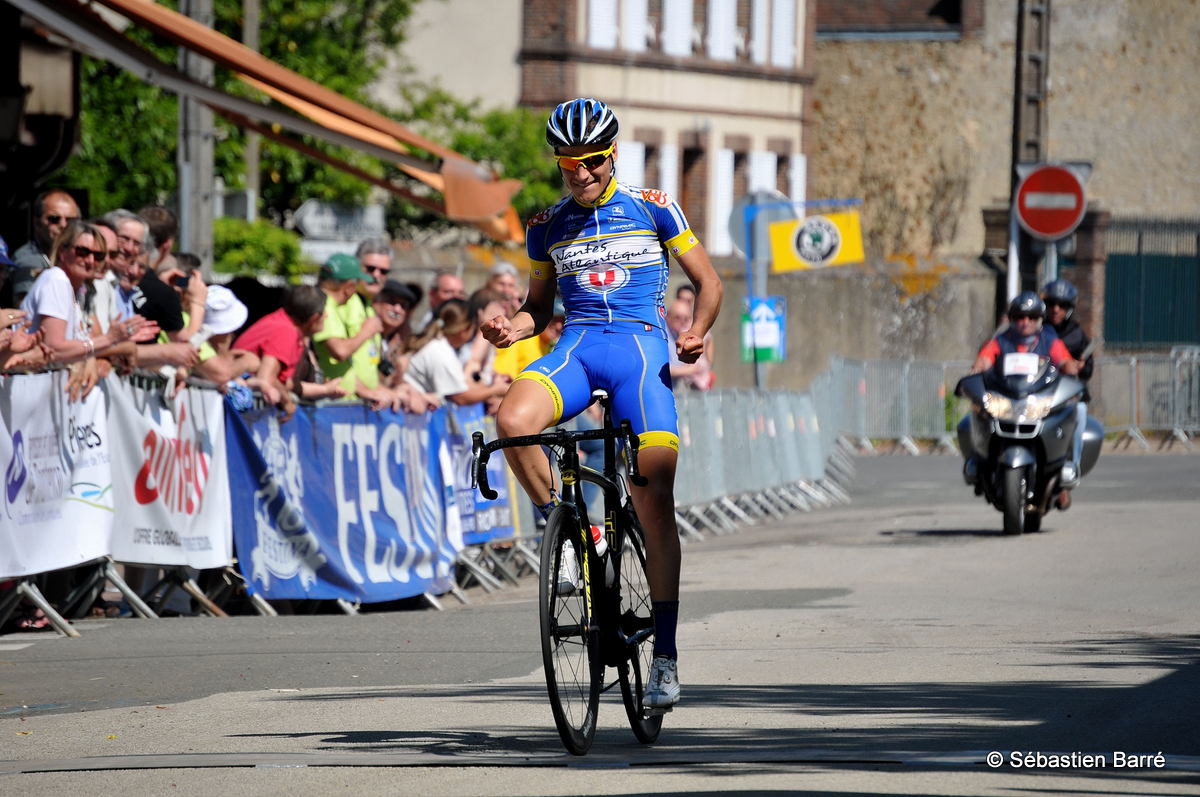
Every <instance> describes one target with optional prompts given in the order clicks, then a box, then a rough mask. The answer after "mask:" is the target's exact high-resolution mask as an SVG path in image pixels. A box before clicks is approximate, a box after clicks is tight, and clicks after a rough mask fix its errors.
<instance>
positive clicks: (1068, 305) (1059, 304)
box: [1046, 299, 1072, 310]
mask: <svg viewBox="0 0 1200 797" xmlns="http://www.w3.org/2000/svg"><path fill="white" fill-rule="evenodd" d="M1046 306H1047V307H1061V308H1062V309H1064V310H1070V309H1071V306H1072V305H1071V303H1070V302H1060V301H1057V300H1055V299H1047V300H1046Z"/></svg>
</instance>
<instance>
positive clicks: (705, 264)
mask: <svg viewBox="0 0 1200 797" xmlns="http://www.w3.org/2000/svg"><path fill="white" fill-rule="evenodd" d="M676 259H677V260H678V261H679V265H680V266H682V267H683V271H684V273H685V274H687V276H688V279H689V280H691V281H692V287H694V288H695V289H696V304H695V307H694V309H693V310H692V326H691V328H690V329H687V330H684V332H683V333H681V334H680V336H679V340H678V342H677V345H678V347H679V356H680V358H681V359H683V361H684V362H695V360H696V358H697V357H699V356H700V355H701V354H703V353H704V336H705V335H707V334H708V331H709V330H710V329H711V328H712V325H713V322H714V321H716V320H717V313H719V312H720V311H721V297H722V296H723V295H724V293H725V287H724V285H722V284H721V278H720V277H719V276H718V275H717V271H716V269H714V268H713V264H712V260H710V259H709V257H708V252H707V251H706V250H705V248H704V245H703V244H699V243H697V244H696V245H695V246H693V247H692V248H691V249H688V250H687V251H686V252H684V253H683V254H681V255H678V256H677V257H676ZM685 355H687V356H690V357H691V359H686V358H685Z"/></svg>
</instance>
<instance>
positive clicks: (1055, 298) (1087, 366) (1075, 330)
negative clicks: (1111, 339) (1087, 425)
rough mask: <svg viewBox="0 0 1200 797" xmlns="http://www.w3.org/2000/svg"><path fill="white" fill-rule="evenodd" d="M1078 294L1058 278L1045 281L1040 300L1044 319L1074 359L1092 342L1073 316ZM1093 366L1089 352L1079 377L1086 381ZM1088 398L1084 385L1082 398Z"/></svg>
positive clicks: (1072, 287)
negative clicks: (1044, 305)
mask: <svg viewBox="0 0 1200 797" xmlns="http://www.w3.org/2000/svg"><path fill="white" fill-rule="evenodd" d="M1078 296H1079V291H1077V290H1075V286H1074V285H1072V284H1071V283H1070V282H1068V281H1067V280H1061V279H1059V280H1054V281H1052V282H1047V283H1046V287H1044V288H1042V301H1043V302H1045V304H1046V321H1047V322H1049V324H1050V326H1052V327H1054V332H1055V334H1057V335H1058V337H1059V340H1061V341H1062V342H1063V345H1064V346H1066V347H1067V351H1069V352H1070V353H1071V356H1072V357H1074V358H1076V359H1079V356H1080V355H1081V354H1083V353H1084V351H1086V350H1087V348H1088V346H1090V345H1091V343H1092V339H1091V338H1089V337H1088V336H1087V333H1086V332H1084V331H1083V327H1082V326H1080V325H1079V322H1078V321H1076V320H1075V319H1074V317H1073V316H1074V314H1075V300H1076V299H1077V298H1078ZM1094 367H1095V362H1094V360H1093V359H1092V356H1091V355H1090V354H1089V355H1088V357H1087V358H1086V359H1085V360H1083V367H1082V368H1080V369H1079V378H1080V379H1081V380H1083V381H1084V382H1087V380H1089V379H1091V378H1092V369H1093V368H1094ZM1090 398H1091V397H1090V396H1089V395H1088V393H1087V390H1086V387H1085V389H1084V393H1083V400H1084V401H1088V400H1090Z"/></svg>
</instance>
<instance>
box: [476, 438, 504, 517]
mask: <svg viewBox="0 0 1200 797" xmlns="http://www.w3.org/2000/svg"><path fill="white" fill-rule="evenodd" d="M471 462H472V464H473V465H474V467H472V468H471V487H472V489H478V490H479V492H480V494H481V495H483V497H484V498H486V499H488V500H489V501H494V500H496V498H497V497H499V495H500V494H499V493H497V492H496V491H495V490H493V489H492V488H491V486H490V485H489V484H488V478H487V462H488V456H487V455H486V454H484V453H483V432H474V433H473V434H472V435H471Z"/></svg>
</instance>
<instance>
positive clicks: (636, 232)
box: [526, 180, 697, 338]
mask: <svg viewBox="0 0 1200 797" xmlns="http://www.w3.org/2000/svg"><path fill="white" fill-rule="evenodd" d="M696 244H697V240H696V236H695V235H694V234H693V233H692V231H691V228H689V227H688V223H687V218H686V217H685V216H684V215H683V210H682V209H681V208H680V207H679V205H678V203H676V202H675V201H674V200H672V199H671V198H670V197H669V196H667V195H666V194H664V193H663V192H662V191H658V190H655V189H649V188H635V187H633V186H630V185H626V184H625V183H618V182H617V181H616V180H612V181H611V182H609V184H608V188H607V189H606V190H605V192H604V195H603V196H601V197H600V199H599V200H597V201H596V203H595V205H584V204H581V203H579V202H577V201H576V200H575V199H574V197H571V196H567V197H564V198H563V199H562V200H561V201H559V202H558V204H556V205H554V206H553V207H550V208H548V209H546V210H544V211H542V212H541V213H539V214H537V215H536V216H534V217H533V218H531V219H530V220H529V227H528V230H527V234H526V249H527V252H528V254H529V260H530V270H529V276H530V278H531V279H541V280H545V279H550V278H551V277H556V278H557V280H558V292H559V295H561V296H562V300H563V305H564V306H565V307H566V310H567V316H566V325H567V327H572V326H576V325H581V324H582V325H587V326H590V327H596V326H599V327H604V328H606V329H609V330H611V331H621V332H642V333H647V332H650V333H655V334H657V335H659V336H661V337H663V338H665V337H666V323H665V312H664V310H663V297H664V294H665V293H666V290H667V274H668V269H669V264H670V256H671V255H674V256H676V257H678V256H680V255H682V254H684V253H685V252H687V251H688V250H689V249H691V248H692V247H694V246H696Z"/></svg>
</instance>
